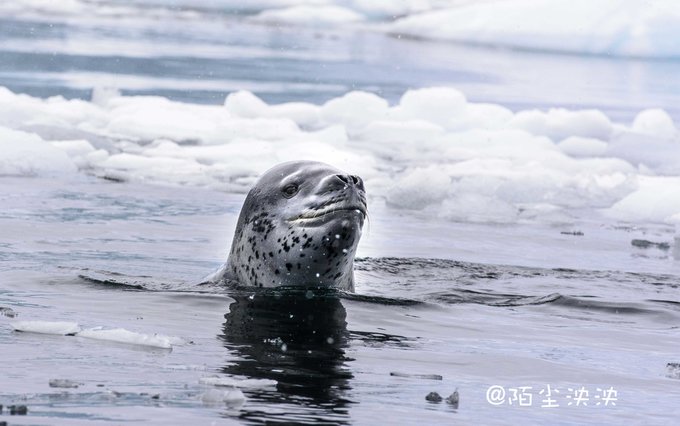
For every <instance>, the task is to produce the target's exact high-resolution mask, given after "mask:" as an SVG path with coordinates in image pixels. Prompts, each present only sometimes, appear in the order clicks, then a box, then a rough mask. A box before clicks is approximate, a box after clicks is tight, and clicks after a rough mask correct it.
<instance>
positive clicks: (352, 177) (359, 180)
mask: <svg viewBox="0 0 680 426" xmlns="http://www.w3.org/2000/svg"><path fill="white" fill-rule="evenodd" d="M350 178H351V179H352V183H353V184H355V185H359V184H360V183H361V178H360V177H359V176H355V175H351V176H350Z"/></svg>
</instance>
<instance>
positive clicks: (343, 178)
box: [335, 175, 350, 185]
mask: <svg viewBox="0 0 680 426" xmlns="http://www.w3.org/2000/svg"><path fill="white" fill-rule="evenodd" d="M335 177H337V178H338V179H340V180H341V181H343V182H344V183H345V184H346V185H347V184H349V181H350V179H349V176H345V175H335Z"/></svg>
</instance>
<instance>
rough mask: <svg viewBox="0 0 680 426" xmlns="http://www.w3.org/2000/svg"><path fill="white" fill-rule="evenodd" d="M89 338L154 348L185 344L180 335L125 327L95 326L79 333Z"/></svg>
mask: <svg viewBox="0 0 680 426" xmlns="http://www.w3.org/2000/svg"><path fill="white" fill-rule="evenodd" d="M77 336H79V337H85V338H88V339H96V340H106V341H109V342H118V343H127V344H130V345H140V346H151V347H154V348H163V349H171V348H172V346H173V345H181V344H184V343H185V342H184V340H183V339H181V338H179V337H172V336H164V335H162V334H154V335H149V334H142V333H136V332H134V331H129V330H126V329H124V328H113V329H106V328H102V327H95V328H90V329H86V330H82V331H81V332H79V333H78V334H77Z"/></svg>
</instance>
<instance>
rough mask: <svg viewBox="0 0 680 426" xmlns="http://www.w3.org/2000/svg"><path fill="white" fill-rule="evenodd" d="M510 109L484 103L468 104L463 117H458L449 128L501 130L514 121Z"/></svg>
mask: <svg viewBox="0 0 680 426" xmlns="http://www.w3.org/2000/svg"><path fill="white" fill-rule="evenodd" d="M512 117H513V113H512V111H510V110H509V109H507V108H505V107H503V106H500V105H496V104H484V103H468V104H467V106H466V108H465V111H464V113H463V114H462V115H460V116H456V117H454V118H453V120H452V121H451V122H450V124H449V127H450V128H455V129H500V128H502V127H505V126H506V125H507V123H508V122H509V121H510V120H511V119H512Z"/></svg>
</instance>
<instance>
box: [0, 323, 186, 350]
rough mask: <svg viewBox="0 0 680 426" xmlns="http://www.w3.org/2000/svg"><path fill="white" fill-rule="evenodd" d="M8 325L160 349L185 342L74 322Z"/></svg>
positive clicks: (19, 328) (32, 331)
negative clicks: (85, 326)
mask: <svg viewBox="0 0 680 426" xmlns="http://www.w3.org/2000/svg"><path fill="white" fill-rule="evenodd" d="M10 326H11V327H12V329H14V330H15V331H21V332H28V333H40V334H56V335H68V336H77V337H84V338H88V339H94V340H105V341H109V342H116V343H125V344H129V345H137V346H148V347H154V348H162V349H171V348H172V347H173V346H178V345H184V344H186V341H185V340H184V339H182V338H180V337H174V336H166V335H163V334H144V333H138V332H134V331H129V330H126V329H124V328H105V327H93V328H87V329H83V328H82V327H81V326H80V325H79V324H78V323H75V322H64V321H15V322H12V323H10Z"/></svg>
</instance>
